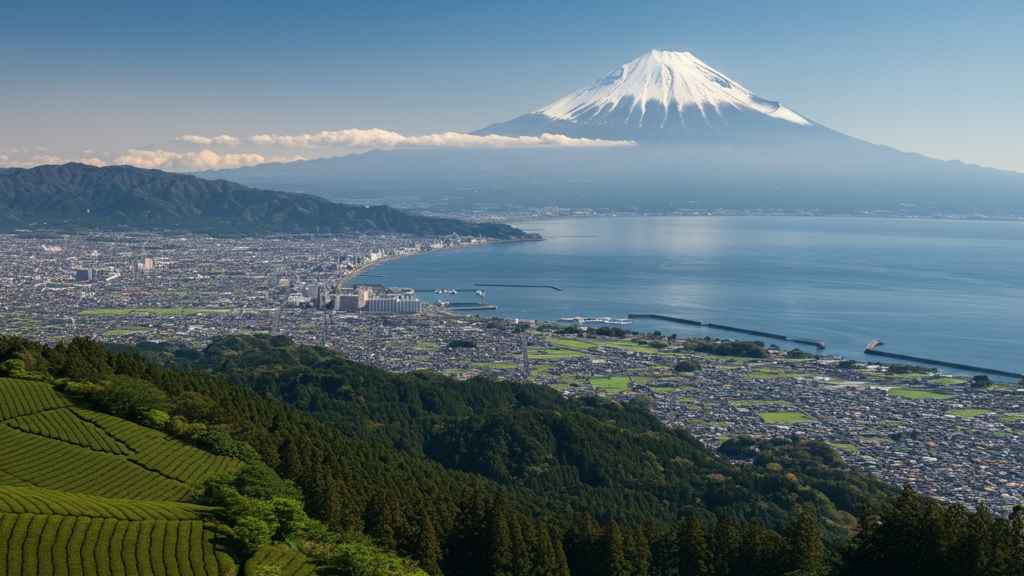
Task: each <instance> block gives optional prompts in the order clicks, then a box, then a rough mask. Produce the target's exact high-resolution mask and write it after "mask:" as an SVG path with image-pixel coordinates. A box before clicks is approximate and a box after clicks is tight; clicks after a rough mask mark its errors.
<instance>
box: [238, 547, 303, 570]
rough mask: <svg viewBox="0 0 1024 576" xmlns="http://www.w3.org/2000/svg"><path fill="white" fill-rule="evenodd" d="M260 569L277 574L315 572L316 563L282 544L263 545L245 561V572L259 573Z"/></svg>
mask: <svg viewBox="0 0 1024 576" xmlns="http://www.w3.org/2000/svg"><path fill="white" fill-rule="evenodd" d="M265 567H273V568H269V569H268V568H265ZM274 568H276V570H275V569H274ZM260 569H264V570H267V573H271V574H277V576H310V575H312V574H316V565H315V564H313V563H312V562H311V561H310V559H309V557H307V556H306V555H305V554H302V553H301V552H296V551H294V550H291V549H289V548H285V547H283V546H264V547H263V548H260V549H259V550H257V551H256V553H255V554H253V556H252V558H250V559H249V560H248V561H246V563H245V573H246V574H259V573H260V572H259V570H260Z"/></svg>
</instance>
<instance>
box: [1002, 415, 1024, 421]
mask: <svg viewBox="0 0 1024 576" xmlns="http://www.w3.org/2000/svg"><path fill="white" fill-rule="evenodd" d="M1021 421H1024V414H1010V415H1009V416H1007V417H1005V418H1003V422H1021Z"/></svg>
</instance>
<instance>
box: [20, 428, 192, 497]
mask: <svg viewBox="0 0 1024 576" xmlns="http://www.w3.org/2000/svg"><path fill="white" fill-rule="evenodd" d="M0 454H3V459H2V460H0V471H3V472H5V473H6V474H8V475H9V476H13V477H15V478H17V479H18V480H19V481H21V482H22V483H25V484H31V485H33V486H39V487H42V488H49V489H52V490H63V491H67V492H78V493H83V494H92V495H94V496H103V497H107V498H130V499H134V500H175V501H176V500H184V499H185V498H187V496H188V490H189V488H188V485H186V484H184V483H182V482H179V481H177V480H172V479H170V478H166V477H164V476H162V475H160V474H159V473H158V472H155V471H153V470H148V469H146V468H144V467H142V466H140V465H139V464H136V463H134V462H131V461H129V460H128V459H127V458H126V457H124V456H115V455H113V454H105V453H103V452H94V451H92V450H89V449H87V448H83V447H81V446H76V445H73V444H68V443H66V442H61V441H60V440H54V439H51V438H44V437H42V436H37V435H35V434H28V433H25V432H19V431H17V430H14V429H11V428H9V427H7V426H0Z"/></svg>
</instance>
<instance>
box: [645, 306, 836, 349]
mask: <svg viewBox="0 0 1024 576" xmlns="http://www.w3.org/2000/svg"><path fill="white" fill-rule="evenodd" d="M629 317H630V318H656V319H658V320H667V321H669V322H677V323H679V324H690V325H692V326H707V327H708V328H715V329H716V330H726V331H729V332H740V333H742V334H752V335H754V336H764V337H765V338H773V339H775V340H788V341H789V342H797V343H800V344H809V345H811V346H814V347H815V348H825V343H824V342H821V341H815V340H811V339H809V338H790V337H789V336H783V335H782V334H773V333H771V332H761V331H760V330H748V329H746V328H736V327H735V326H726V325H724V324H713V323H711V322H701V321H699V320H687V319H686V318H676V317H674V316H663V315H661V314H630V315H629Z"/></svg>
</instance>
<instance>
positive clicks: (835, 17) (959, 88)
mask: <svg viewBox="0 0 1024 576" xmlns="http://www.w3.org/2000/svg"><path fill="white" fill-rule="evenodd" d="M1022 16H1024V8H1022V7H1021V6H1020V5H1018V4H1014V3H1008V2H996V1H990V2H982V3H976V4H974V5H972V6H970V7H968V6H964V5H960V4H958V3H952V2H941V3H927V4H926V3H924V2H909V3H901V4H900V5H898V6H893V5H890V4H888V3H882V2H867V3H860V4H857V5H836V6H832V5H820V4H814V3H806V2H782V3H772V4H770V5H766V4H760V3H724V4H723V3H715V4H711V3H706V4H700V5H680V4H678V3H670V2H649V3H645V4H642V5H630V6H625V5H622V4H611V3H587V4H583V3H570V4H563V5H558V6H552V5H549V4H540V3H527V4H516V5H514V6H513V5H508V6H498V7H493V6H481V5H478V4H471V3H449V4H446V5H444V6H442V7H438V6H427V5H422V4H415V3H400V4H397V5H395V4H389V5H387V6H378V5H333V4H316V5H314V4H308V3H307V4H300V5H297V6H296V5H289V6H287V7H283V6H276V5H269V4H264V5H261V4H252V3H247V4H241V3H225V4H220V5H217V6H209V5H206V4H199V3H175V4H173V5H162V6H155V7H154V6H141V5H138V4H129V3H109V2H106V3H101V4H99V5H89V6H82V5H78V4H74V3H66V2H40V3H31V4H21V5H16V6H11V7H8V8H7V9H6V11H5V17H4V18H3V20H2V21H0V46H2V48H3V51H4V53H5V54H6V55H7V57H6V58H5V59H4V60H3V62H2V63H0V75H2V77H3V78H4V81H3V82H2V83H0V101H2V102H4V106H3V110H2V111H0V126H2V127H3V129H2V130H0V167H30V166H35V165H39V164H50V163H63V162H66V161H81V162H85V163H91V164H96V165H111V164H133V165H137V166H141V167H155V168H162V169H169V170H175V171H191V170H203V169H217V168H232V167H238V166H246V165H254V164H258V163H262V162H265V161H267V162H269V161H289V160H293V159H297V158H307V159H308V158H318V157H330V156H339V155H343V154H347V153H351V152H362V151H366V150H369V149H372V148H392V147H396V146H397V147H401V146H435V145H440V146H470V147H475V146H492V147H493V146H497V147H510V146H516V147H520V146H538V145H542V146H563V145H567V144H568V145H579V144H580V142H572V141H565V140H549V141H546V142H545V141H537V142H535V141H529V140H526V141H524V140H522V139H500V138H492V139H490V140H480V139H476V138H474V137H469V136H466V134H467V133H470V132H473V131H476V130H480V129H482V128H484V127H486V126H489V125H490V124H493V123H497V122H505V121H507V120H511V119H513V118H516V117H518V116H521V115H523V114H527V113H529V112H531V111H534V110H537V109H539V108H541V107H544V106H547V105H549V104H551V103H553V102H555V101H556V100H558V99H559V98H562V97H563V96H565V95H566V94H569V93H571V92H573V91H575V90H579V89H581V88H583V87H585V86H587V85H588V84H590V83H591V82H593V81H594V80H595V79H597V78H601V77H602V76H604V75H605V74H607V73H609V72H610V71H612V70H614V69H615V68H616V67H618V66H620V65H622V64H624V63H626V62H629V61H631V60H633V59H635V58H637V57H639V56H641V55H642V54H645V53H647V52H649V51H650V50H652V49H656V50H667V51H679V52H690V53H692V54H693V55H694V56H696V57H697V58H699V59H701V60H702V61H703V62H706V63H707V64H708V65H710V66H712V67H713V68H714V69H716V70H718V71H721V72H722V73H723V74H725V75H727V76H728V77H729V78H732V79H734V80H736V81H738V82H740V83H742V84H743V86H744V87H745V88H746V89H748V90H750V91H752V92H754V93H756V94H757V95H758V96H761V97H763V98H766V99H769V100H772V101H778V102H781V103H782V105H783V106H785V107H786V108H788V109H790V110H793V111H795V112H797V113H798V114H800V115H802V116H804V117H806V118H808V119H810V120H812V121H814V122H816V123H819V124H821V125H824V126H827V127H829V128H831V129H833V130H836V131H839V132H842V133H844V134H847V135H849V136H853V137H855V138H859V139H862V140H865V141H868V142H871V143H875V144H884V145H888V146H892V147H894V148H896V149H898V150H901V151H907V152H917V153H920V154H923V155H925V156H929V157H933V158H938V159H942V160H951V159H956V160H961V161H963V162H968V163H974V164H978V165H981V166H986V167H992V168H998V169H1001V170H1013V171H1018V172H1022V171H1024V159H1022V158H1024V156H1022V155H1021V154H1020V152H1021V149H1022V144H1024V142H1022V136H1021V134H1024V112H1022V111H1021V109H1020V107H1019V106H1018V105H1017V103H1016V101H1015V99H1013V98H1008V97H1007V94H1017V93H1020V92H1021V91H1022V89H1024V79H1022V76H1021V74H1020V66H1019V55H1020V54H1021V53H1024V40H1022V39H1021V37H1020V35H1019V34H1018V33H1017V31H1019V30H1020V29H1021V25H1022V24H1024V18H1022Z"/></svg>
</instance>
